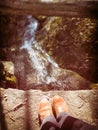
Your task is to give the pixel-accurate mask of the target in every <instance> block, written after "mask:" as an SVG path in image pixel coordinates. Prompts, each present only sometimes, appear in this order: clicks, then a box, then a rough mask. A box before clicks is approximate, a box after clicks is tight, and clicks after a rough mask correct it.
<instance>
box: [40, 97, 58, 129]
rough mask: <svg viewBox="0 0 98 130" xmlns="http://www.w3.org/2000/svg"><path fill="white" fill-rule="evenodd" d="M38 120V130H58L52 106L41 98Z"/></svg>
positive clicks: (45, 99)
mask: <svg viewBox="0 0 98 130" xmlns="http://www.w3.org/2000/svg"><path fill="white" fill-rule="evenodd" d="M38 114H39V119H40V124H41V126H40V130H58V123H57V121H56V119H55V117H54V115H53V112H52V106H51V104H50V103H49V101H48V100H47V98H43V99H42V100H41V101H40V103H39V110H38Z"/></svg>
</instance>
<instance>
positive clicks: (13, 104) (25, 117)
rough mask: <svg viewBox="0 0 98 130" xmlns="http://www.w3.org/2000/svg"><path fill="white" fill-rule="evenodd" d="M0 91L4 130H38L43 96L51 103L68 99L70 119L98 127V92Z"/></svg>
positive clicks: (2, 127) (0, 107)
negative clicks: (76, 119) (71, 117)
mask: <svg viewBox="0 0 98 130" xmlns="http://www.w3.org/2000/svg"><path fill="white" fill-rule="evenodd" d="M0 90H1V95H0V96H1V98H0V99H1V102H0V109H1V113H2V115H1V117H2V118H1V119H2V120H1V123H2V125H1V129H2V130H6V129H7V130H39V119H38V104H39V102H40V100H41V99H42V98H43V97H44V96H46V97H49V98H50V99H51V98H52V97H53V96H54V95H57V94H58V95H60V96H62V97H63V98H64V99H65V101H66V103H67V105H68V108H69V113H70V115H72V116H73V117H76V118H79V119H81V120H83V121H85V122H87V123H89V124H92V125H95V126H98V90H77V91H46V92H45V91H41V90H28V91H23V90H17V89H3V88H0ZM50 101H51V100H50Z"/></svg>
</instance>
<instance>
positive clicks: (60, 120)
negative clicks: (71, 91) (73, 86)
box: [38, 95, 98, 130]
mask: <svg viewBox="0 0 98 130" xmlns="http://www.w3.org/2000/svg"><path fill="white" fill-rule="evenodd" d="M38 114H39V118H40V122H41V126H40V130H98V127H95V126H92V125H90V124H88V123H86V122H84V121H82V120H79V119H77V118H74V117H72V116H70V115H69V114H68V108H67V105H66V103H65V101H64V99H63V98H62V97H60V96H58V95H56V96H54V97H53V98H52V102H51V103H50V102H49V101H48V99H47V98H43V99H42V100H41V101H40V103H39V109H38Z"/></svg>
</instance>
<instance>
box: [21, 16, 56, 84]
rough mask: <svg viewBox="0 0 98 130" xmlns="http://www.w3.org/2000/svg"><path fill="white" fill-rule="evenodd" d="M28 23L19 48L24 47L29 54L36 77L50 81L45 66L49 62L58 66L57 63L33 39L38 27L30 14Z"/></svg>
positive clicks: (44, 81)
mask: <svg viewBox="0 0 98 130" xmlns="http://www.w3.org/2000/svg"><path fill="white" fill-rule="evenodd" d="M27 18H28V22H29V24H28V25H27V27H26V31H25V34H24V38H23V43H22V46H21V47H20V49H26V50H27V51H28V54H29V58H30V60H31V62H32V64H33V66H32V67H33V68H34V70H35V71H36V73H37V79H38V80H39V81H41V82H42V83H47V84H49V83H51V82H52V78H51V76H50V75H49V72H48V69H47V67H49V64H50V65H51V66H54V67H55V68H58V64H57V63H55V62H54V60H53V59H51V58H50V56H49V55H48V54H47V53H46V52H45V51H44V50H43V49H42V47H41V46H39V44H38V42H37V41H36V39H35V32H36V30H37V27H38V22H37V20H36V19H34V18H33V17H32V16H28V17H27Z"/></svg>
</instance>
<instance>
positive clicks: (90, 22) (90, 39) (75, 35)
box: [37, 17, 98, 82]
mask: <svg viewBox="0 0 98 130" xmlns="http://www.w3.org/2000/svg"><path fill="white" fill-rule="evenodd" d="M41 28H42V29H40V31H39V33H38V35H37V40H38V42H39V44H40V45H41V46H42V47H43V48H44V49H45V50H46V51H47V52H48V54H50V55H51V56H52V57H53V58H54V59H55V61H56V62H57V63H58V64H59V66H60V67H61V68H63V69H71V70H73V71H75V72H78V73H79V74H80V75H82V76H83V77H85V78H86V79H88V80H90V81H93V82H98V67H97V66H98V57H97V55H98V37H97V35H98V20H95V19H88V18H68V17H65V18H64V17H50V18H47V20H46V22H43V24H41Z"/></svg>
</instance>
